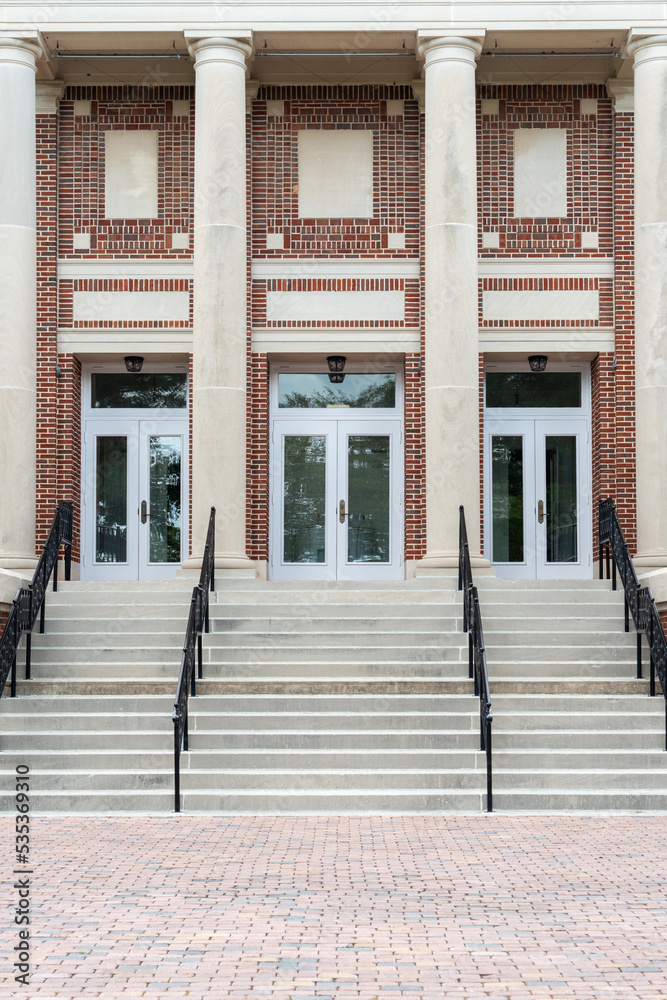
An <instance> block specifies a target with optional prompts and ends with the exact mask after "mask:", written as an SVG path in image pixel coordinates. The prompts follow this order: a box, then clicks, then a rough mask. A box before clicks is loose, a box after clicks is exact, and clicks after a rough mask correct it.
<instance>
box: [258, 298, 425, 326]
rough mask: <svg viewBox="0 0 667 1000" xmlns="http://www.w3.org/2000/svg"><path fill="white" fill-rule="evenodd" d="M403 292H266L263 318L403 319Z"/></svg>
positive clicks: (280, 319)
mask: <svg viewBox="0 0 667 1000" xmlns="http://www.w3.org/2000/svg"><path fill="white" fill-rule="evenodd" d="M404 316H405V293H404V292H267V296H266V318H267V321H268V322H269V323H275V322H299V321H308V322H321V321H326V322H329V323H340V322H345V321H347V322H350V321H352V322H354V321H362V320H401V321H402V320H403V318H404Z"/></svg>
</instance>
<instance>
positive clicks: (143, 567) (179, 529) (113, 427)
mask: <svg viewBox="0 0 667 1000" xmlns="http://www.w3.org/2000/svg"><path fill="white" fill-rule="evenodd" d="M187 430H188V428H187V423H186V422H185V421H183V420H137V419H133V420H117V419H114V420H88V421H87V422H86V427H85V470H86V471H85V490H84V533H85V541H84V546H83V551H84V565H83V574H84V575H85V578H86V579H88V580H164V579H166V578H168V577H170V576H173V575H174V573H175V572H176V570H177V568H178V566H179V565H180V563H181V562H182V561H183V559H185V558H187V551H186V545H187V538H186V537H184V536H185V531H186V525H187V519H186V517H185V516H184V514H185V509H186V494H185V484H186V482H187Z"/></svg>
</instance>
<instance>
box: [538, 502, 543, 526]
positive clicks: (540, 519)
mask: <svg viewBox="0 0 667 1000" xmlns="http://www.w3.org/2000/svg"><path fill="white" fill-rule="evenodd" d="M537 521H538V524H542V522H543V521H544V500H538V501H537Z"/></svg>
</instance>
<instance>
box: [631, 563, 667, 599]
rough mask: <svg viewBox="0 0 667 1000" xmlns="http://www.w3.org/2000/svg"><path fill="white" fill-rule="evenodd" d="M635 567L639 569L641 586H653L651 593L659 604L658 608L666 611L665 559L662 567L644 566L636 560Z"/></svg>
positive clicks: (638, 574) (666, 583) (666, 568)
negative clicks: (651, 567) (638, 564)
mask: <svg viewBox="0 0 667 1000" xmlns="http://www.w3.org/2000/svg"><path fill="white" fill-rule="evenodd" d="M633 562H634V560H633ZM635 569H636V570H637V578H638V579H639V586H640V587H650V588H651V593H652V594H653V597H654V599H655V603H656V604H657V605H658V610H659V611H664V610H665V609H667V567H666V566H664V560H663V566H662V567H661V568H660V569H650V568H642V567H641V566H637V564H636V562H635Z"/></svg>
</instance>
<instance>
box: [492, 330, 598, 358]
mask: <svg viewBox="0 0 667 1000" xmlns="http://www.w3.org/2000/svg"><path fill="white" fill-rule="evenodd" d="M615 346H616V341H615V332H614V329H613V327H602V328H600V327H571V328H568V329H567V330H562V329H548V330H545V329H544V328H537V327H523V328H518V327H513V328H512V329H511V330H508V329H506V328H503V329H497V328H493V329H488V328H486V327H481V328H480V331H479V347H480V350H481V351H495V352H499V353H503V354H516V353H519V354H530V353H533V354H540V353H541V354H548V353H549V352H550V351H551V352H562V353H564V354H567V353H571V352H573V351H587V352H589V353H590V352H595V353H597V352H600V351H602V352H609V351H614V350H615Z"/></svg>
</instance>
